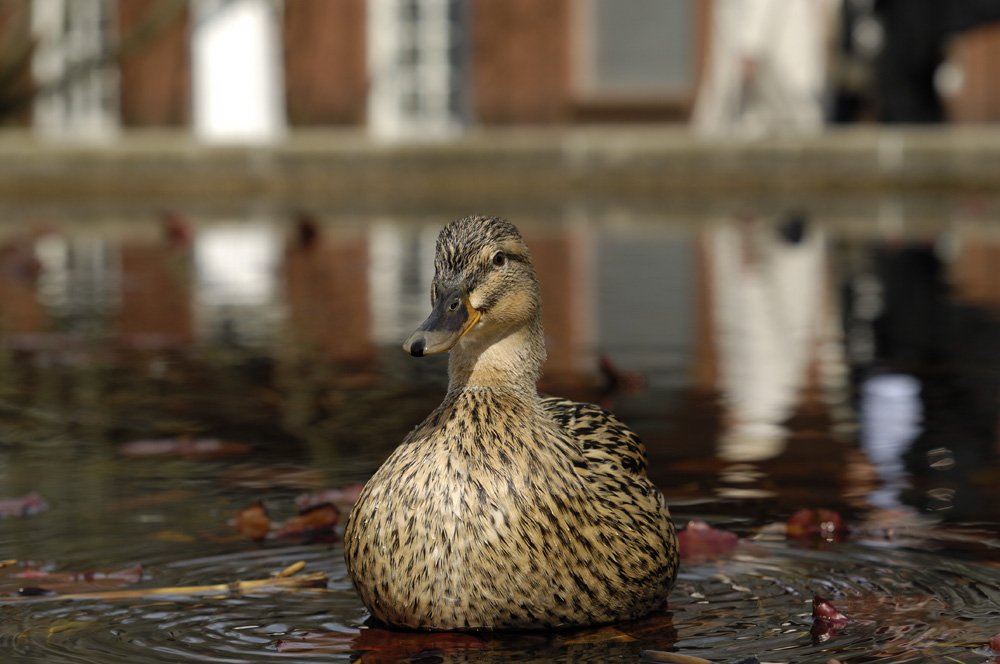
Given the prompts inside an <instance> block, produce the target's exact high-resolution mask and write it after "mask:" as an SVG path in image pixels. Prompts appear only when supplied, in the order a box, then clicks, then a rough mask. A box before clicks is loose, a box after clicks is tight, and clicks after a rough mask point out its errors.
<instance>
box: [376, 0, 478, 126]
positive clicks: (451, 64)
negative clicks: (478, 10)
mask: <svg viewBox="0 0 1000 664" xmlns="http://www.w3.org/2000/svg"><path fill="white" fill-rule="evenodd" d="M467 6H468V3H467V2H465V1H464V0H368V62H369V72H370V78H371V92H370V94H369V100H368V102H369V103H368V119H369V128H370V129H371V131H372V132H373V133H374V134H375V135H376V136H380V137H383V138H418V137H435V136H442V135H448V134H451V133H454V132H456V131H458V130H460V129H461V128H462V127H463V126H464V124H465V123H466V120H467V115H468V113H467V108H466V88H467V86H466V75H467V74H466V60H467V56H466V43H465V38H466V34H467V30H466V17H465V14H466V8H467Z"/></svg>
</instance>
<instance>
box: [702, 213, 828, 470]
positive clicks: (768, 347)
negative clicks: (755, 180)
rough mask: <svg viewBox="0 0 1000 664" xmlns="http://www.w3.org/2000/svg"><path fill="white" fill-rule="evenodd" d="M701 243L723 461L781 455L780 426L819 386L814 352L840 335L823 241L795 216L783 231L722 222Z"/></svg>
mask: <svg viewBox="0 0 1000 664" xmlns="http://www.w3.org/2000/svg"><path fill="white" fill-rule="evenodd" d="M779 231H781V232H779ZM705 242H706V250H707V254H708V264H709V266H710V267H709V271H710V278H711V280H712V291H711V293H712V294H711V297H712V300H713V307H712V313H713V316H714V326H715V329H714V330H713V332H714V337H715V340H716V344H717V347H718V354H719V360H718V361H719V376H720V378H719V383H720V387H721V390H722V393H723V398H724V399H725V401H726V405H727V423H728V426H727V430H726V432H725V433H724V434H723V436H722V437H721V438H720V440H719V450H718V454H719V456H720V457H721V458H723V459H726V460H729V461H759V460H762V459H769V458H772V457H774V456H777V455H778V454H780V453H781V451H782V450H783V449H784V445H785V436H786V432H785V430H784V427H783V424H784V422H785V421H786V420H787V419H788V418H789V417H790V416H791V415H792V413H793V412H794V409H795V407H796V406H797V403H798V400H799V399H800V398H801V397H802V395H803V392H804V391H803V387H804V384H805V383H806V381H807V380H808V379H810V377H812V378H815V374H816V372H817V370H818V367H817V360H818V359H819V357H818V350H821V349H822V348H823V347H824V341H825V340H826V339H829V338H830V337H832V336H834V332H833V330H832V329H831V327H832V323H833V320H832V316H831V315H830V301H829V297H828V295H827V291H828V290H829V286H828V284H827V283H826V281H827V267H826V239H825V234H824V233H823V232H822V231H821V230H820V229H818V228H816V227H813V226H809V225H807V224H806V222H805V221H804V220H803V219H801V218H799V217H797V216H794V217H791V218H789V219H788V220H787V221H786V223H785V225H784V226H782V227H779V228H775V227H773V226H771V225H769V224H761V223H758V222H754V221H749V220H742V221H737V222H734V223H727V224H720V225H718V226H716V227H715V228H714V229H713V230H712V231H711V232H710V233H709V234H708V235H707V236H706V239H705ZM810 374H811V375H810Z"/></svg>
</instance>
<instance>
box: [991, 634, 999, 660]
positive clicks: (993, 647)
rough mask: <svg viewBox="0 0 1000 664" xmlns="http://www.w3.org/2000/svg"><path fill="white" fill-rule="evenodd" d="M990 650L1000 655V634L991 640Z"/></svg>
mask: <svg viewBox="0 0 1000 664" xmlns="http://www.w3.org/2000/svg"><path fill="white" fill-rule="evenodd" d="M990 650H992V651H993V652H994V653H996V654H998V655H1000V634H996V635H994V636H993V638H991V639H990Z"/></svg>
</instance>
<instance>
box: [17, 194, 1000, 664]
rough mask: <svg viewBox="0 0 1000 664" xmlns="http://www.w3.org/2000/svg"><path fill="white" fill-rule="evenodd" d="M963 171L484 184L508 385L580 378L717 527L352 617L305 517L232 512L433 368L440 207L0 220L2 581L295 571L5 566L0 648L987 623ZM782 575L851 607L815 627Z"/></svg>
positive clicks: (986, 484)
mask: <svg viewBox="0 0 1000 664" xmlns="http://www.w3.org/2000/svg"><path fill="white" fill-rule="evenodd" d="M966 203H967V202H962V201H960V202H958V203H954V204H953V206H952V207H949V205H943V204H939V205H938V206H937V207H936V208H934V209H935V210H941V209H942V208H943V210H944V211H943V212H941V214H940V217H939V218H938V217H935V218H932V219H930V220H928V219H921V221H920V223H911V222H908V221H907V219H908V218H907V217H906V216H905V215H901V214H898V213H897V212H898V211H897V212H893V209H894V208H892V206H891V205H890V206H888V210H889V211H888V212H887V211H886V208H885V207H884V206H883V207H881V208H879V210H880V211H879V212H877V213H872V214H870V216H868V217H864V216H860V217H857V218H845V217H844V215H843V214H842V213H839V212H838V213H837V214H836V215H835V214H833V213H832V212H830V211H829V210H828V209H827V208H826V207H825V206H824V205H823V204H816V205H813V206H796V208H795V209H791V208H785V207H783V206H776V205H773V204H767V205H760V206H758V207H756V208H755V207H754V206H746V205H741V206H735V205H734V206H733V208H732V209H731V210H729V211H728V212H716V211H712V212H705V211H704V210H703V209H701V208H699V209H692V210H690V211H686V212H685V211H678V210H671V211H670V212H669V214H656V213H651V212H649V211H635V210H629V209H627V208H625V209H611V208H601V209H600V210H599V211H589V210H578V209H572V210H568V211H566V212H565V213H562V214H556V215H550V216H546V217H543V216H541V215H531V214H528V215H525V217H524V219H523V220H522V219H519V218H517V217H514V216H512V220H513V221H515V223H518V224H519V225H520V226H521V229H522V231H523V232H524V235H525V237H526V240H527V242H528V244H529V246H530V247H531V248H532V251H533V254H534V258H535V263H536V266H537V268H538V272H539V277H540V279H541V281H542V287H543V297H544V303H545V304H544V313H545V327H546V343H547V348H548V353H549V360H548V363H547V365H546V374H545V378H544V379H543V384H542V386H541V387H542V389H544V390H545V391H548V392H551V393H557V394H563V395H567V396H571V397H574V398H578V399H585V400H590V401H595V402H598V403H601V404H602V405H605V406H607V407H609V408H612V409H613V410H615V412H616V413H618V414H619V416H621V417H622V418H623V419H624V420H625V421H626V422H628V423H629V424H630V425H631V426H632V427H633V428H634V429H635V430H636V431H637V432H638V433H639V434H640V436H642V438H643V439H644V441H645V442H646V445H647V448H648V452H649V457H650V475H651V477H652V478H653V479H654V481H655V482H656V483H657V484H658V485H659V486H661V487H662V489H663V490H664V493H665V494H666V495H667V497H668V501H669V502H670V503H671V505H672V510H673V512H674V515H675V519H676V521H677V522H678V525H684V524H685V523H687V522H688V521H689V520H691V519H699V520H705V521H708V522H710V523H712V524H714V525H715V526H717V527H719V528H723V529H727V530H729V531H731V532H734V533H736V534H738V535H739V536H740V537H741V538H742V543H741V544H740V546H739V547H737V548H736V549H735V550H733V551H725V552H720V555H718V556H716V557H711V558H707V559H698V560H691V559H689V560H687V561H686V564H685V565H684V567H683V569H682V573H681V577H680V579H679V581H678V585H677V588H676V590H675V591H674V593H673V595H672V596H671V600H670V603H669V606H668V607H667V608H666V609H665V610H664V611H663V612H661V613H659V614H656V615H653V616H650V617H649V618H647V619H644V620H642V621H637V622H635V623H629V624H625V625H616V626H613V627H608V628H601V629H593V630H582V631H571V632H553V633H546V634H489V635H483V634H480V635H471V636H469V635H450V636H446V637H435V638H428V637H421V636H418V635H412V634H406V633H395V632H386V631H383V630H381V629H380V628H379V627H378V626H376V625H372V624H370V622H369V620H368V614H367V612H366V610H365V609H364V607H363V606H362V605H361V604H360V602H359V601H358V600H357V597H356V596H355V595H354V593H353V591H352V589H351V587H350V582H349V580H348V579H347V576H346V570H345V568H344V564H343V556H342V553H343V551H342V547H341V544H340V542H339V538H338V536H337V534H336V533H335V534H334V536H333V537H328V536H324V537H301V536H299V537H292V538H288V539H277V538H271V539H268V540H266V541H265V542H263V543H255V542H252V541H250V540H249V539H248V538H246V537H244V536H242V535H240V533H238V532H237V531H236V529H235V528H234V527H233V525H232V523H231V522H232V519H233V518H234V516H235V515H236V513H237V512H239V511H240V510H242V509H244V508H246V507H248V506H249V505H251V504H253V503H255V502H256V501H263V502H264V504H265V505H266V506H267V508H268V509H269V511H270V513H271V517H272V519H273V520H274V521H275V522H279V521H282V520H285V519H288V518H290V517H292V516H294V515H295V514H296V504H297V502H298V501H300V500H301V499H302V497H303V496H308V495H314V494H317V493H319V492H322V491H323V490H325V489H330V488H343V487H351V486H352V485H356V484H357V483H360V482H363V481H364V480H365V479H366V478H367V477H368V476H369V475H370V474H371V473H372V472H373V470H374V469H375V468H376V467H377V466H378V464H379V463H380V462H381V460H382V459H384V458H385V456H386V455H387V454H388V453H389V452H390V451H391V449H392V448H393V447H394V446H395V445H396V444H397V443H398V442H399V441H400V440H401V439H402V438H403V436H404V435H405V434H406V432H407V431H409V429H410V428H412V427H413V426H414V425H415V424H416V423H417V422H419V421H420V420H421V419H422V417H423V416H424V415H426V414H427V413H428V412H429V411H430V410H431V409H432V408H433V407H434V406H435V405H436V404H437V402H438V401H439V400H440V398H441V396H442V394H443V392H444V388H445V383H444V380H445V377H444V366H445V365H444V361H445V360H444V359H443V358H435V357H432V358H425V359H420V360H418V359H414V358H409V357H407V356H406V355H405V354H404V353H403V352H402V351H401V350H399V344H400V343H401V341H402V340H403V339H404V338H405V337H406V336H408V334H409V333H410V332H411V331H412V329H413V328H415V327H416V325H418V324H419V322H420V320H422V318H423V316H424V315H425V314H426V313H427V310H428V308H429V304H428V291H429V288H428V284H429V279H430V275H431V272H432V265H431V260H432V257H433V242H434V238H435V236H436V233H437V231H438V230H439V228H440V227H441V226H442V225H443V224H444V223H445V222H446V221H447V220H448V219H449V218H450V217H448V216H445V215H435V214H427V215H421V216H419V217H413V218H406V217H399V218H377V217H353V216H352V217H340V216H336V215H325V214H319V213H317V214H315V215H304V214H301V213H299V214H288V215H284V214H274V213H268V214H263V215H260V214H256V215H255V214H250V213H247V214H242V215H234V216H233V217H232V218H219V217H217V216H214V215H212V214H210V213H204V212H198V213H193V212H192V213H189V214H186V215H185V214H181V213H180V212H178V213H169V214H164V215H156V214H150V215H149V216H148V217H140V218H135V219H132V218H130V219H127V220H119V219H111V218H109V219H107V220H104V221H100V222H95V221H94V220H87V221H86V222H85V223H84V222H81V221H80V220H78V219H74V218H73V216H72V214H70V213H66V214H64V215H63V216H59V215H52V216H51V218H50V219H47V220H46V221H44V222H43V221H36V220H33V219H23V220H17V223H10V224H8V225H7V226H5V227H3V228H2V229H0V330H2V336H0V341H2V347H0V414H2V419H0V499H10V501H9V502H3V503H0V508H3V511H5V514H6V518H4V519H3V520H0V560H8V559H10V560H16V561H17V562H16V563H11V564H10V565H8V566H7V567H6V568H4V569H0V589H2V590H3V593H4V594H6V595H8V596H12V597H13V596H14V595H15V594H16V593H17V591H18V589H19V588H25V587H27V588H37V589H48V590H57V591H59V592H62V593H64V594H65V593H75V592H94V591H100V590H118V589H129V590H132V589H141V588H149V589H157V588H167V587H190V586H201V585H207V584H229V583H232V582H234V581H238V580H248V579H261V578H266V577H268V576H270V575H271V574H273V573H275V572H277V571H279V570H281V569H283V568H285V567H286V566H287V565H289V564H291V563H293V562H296V561H300V560H301V561H305V562H306V563H307V570H311V571H321V572H325V573H326V574H327V579H328V580H327V582H326V584H325V586H323V587H320V588H310V589H301V590H295V591H283V592H260V593H254V594H239V593H229V592H225V593H215V594H207V595H206V594H185V593H179V594H178V595H176V596H173V595H170V596H152V595H151V596H147V597H141V596H140V597H131V598H128V599H116V600H109V599H98V598H94V597H89V598H88V597H84V598H82V599H65V598H61V597H58V596H43V597H36V598H32V599H30V600H25V599H12V600H11V601H9V602H7V603H6V604H2V605H0V612H2V615H3V620H2V621H0V649H2V650H3V651H4V652H5V653H6V654H7V655H8V656H9V657H11V658H13V660H14V661H57V660H59V661H75V662H115V661H121V662H175V661H180V660H186V659H195V660H201V661H217V662H257V661H266V660H274V659H282V658H283V659H285V660H291V661H310V660H321V661H355V660H358V659H361V660H362V661H365V662H396V661H420V662H431V661H434V662H438V661H498V662H500V661H504V662H513V661H595V662H602V661H608V660H610V659H615V658H624V659H625V660H626V661H639V659H640V657H641V653H642V652H643V651H645V650H650V649H652V650H671V651H675V650H676V651H680V652H683V653H686V654H691V655H696V656H700V657H705V658H708V659H711V660H713V661H719V662H725V661H731V660H735V659H738V658H740V657H744V656H748V655H751V654H755V655H757V656H758V657H759V658H760V660H761V661H762V662H827V661H828V660H831V659H837V660H840V661H842V662H908V661H914V662H917V661H920V662H955V661H958V662H981V661H984V660H987V659H988V657H987V656H986V655H985V654H984V652H983V651H982V650H981V647H982V646H983V645H984V644H985V643H986V642H987V641H988V639H989V638H990V636H992V635H994V634H996V633H998V632H1000V608H998V605H997V599H998V593H997V591H996V590H995V588H996V587H998V586H1000V571H998V569H997V563H998V561H1000V556H998V555H997V552H998V543H997V540H996V535H995V533H996V524H997V523H998V522H1000V496H998V495H997V494H998V489H997V487H998V486H1000V482H998V479H1000V477H998V469H997V464H996V451H997V448H998V443H1000V436H998V422H1000V412H998V411H1000V406H998V396H1000V276H998V273H997V268H996V265H998V264H1000V261H998V259H1000V233H998V232H997V230H996V223H995V222H996V220H995V219H992V218H991V217H990V213H989V210H990V207H989V206H988V205H985V206H984V205H981V204H980V205H975V206H972V205H967V204H966ZM825 212H826V213H827V215H826V216H824V213H825ZM452 216H453V215H452ZM342 507H344V508H345V509H346V506H342ZM803 508H810V509H820V508H822V509H829V510H832V511H834V512H836V513H838V514H839V515H840V516H841V517H842V518H843V519H844V520H845V522H846V524H847V526H848V527H849V529H850V533H849V534H846V535H843V534H841V535H837V536H836V537H834V536H832V534H831V536H830V537H822V536H817V537H814V538H807V539H806V540H805V541H802V540H790V539H788V538H787V537H786V536H785V532H786V530H785V521H786V520H787V519H788V518H789V517H790V516H791V515H792V514H794V513H795V512H797V511H798V510H800V509H803ZM342 521H343V520H341V526H340V528H342ZM87 572H91V573H93V574H91V576H89V577H84V578H78V577H76V578H74V577H73V576H72V575H79V574H82V573H87ZM67 575H70V576H67ZM109 576H110V578H106V577H109ZM33 592H41V590H36V591H33ZM814 595H820V596H823V597H826V598H828V599H829V600H831V601H833V602H834V604H835V605H836V606H837V607H838V608H839V609H841V611H842V612H843V613H845V614H846V615H847V616H848V617H849V618H850V622H849V623H847V624H846V625H845V626H842V627H840V628H838V629H822V628H817V627H816V626H815V625H814V622H813V619H812V615H811V601H812V599H813V596H814Z"/></svg>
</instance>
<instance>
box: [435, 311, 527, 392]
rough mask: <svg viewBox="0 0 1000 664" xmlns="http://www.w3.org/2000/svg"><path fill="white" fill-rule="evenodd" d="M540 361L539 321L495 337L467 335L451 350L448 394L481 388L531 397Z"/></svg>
mask: <svg viewBox="0 0 1000 664" xmlns="http://www.w3.org/2000/svg"><path fill="white" fill-rule="evenodd" d="M544 361H545V341H544V337H543V335H542V322H541V319H540V318H539V319H537V320H535V321H532V322H531V323H529V324H528V325H527V326H524V327H521V328H517V329H515V330H513V331H509V332H507V333H505V334H503V335H501V336H497V337H492V338H489V337H482V336H478V335H473V334H469V335H467V336H466V337H465V338H464V339H462V341H460V342H459V343H458V344H457V345H456V346H455V347H454V348H452V349H451V357H450V358H449V360H448V379H449V380H448V391H449V392H455V391H460V390H466V389H484V388H485V389H496V390H504V391H511V392H518V393H523V394H525V395H529V396H531V397H534V396H536V395H537V389H536V387H535V384H536V383H537V382H538V378H539V376H540V375H541V371H542V363H543V362H544Z"/></svg>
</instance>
